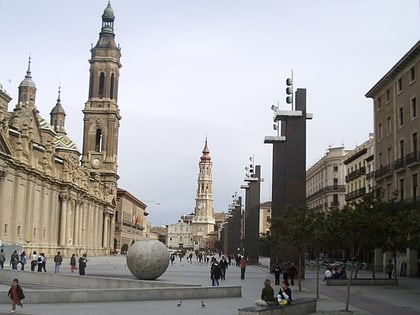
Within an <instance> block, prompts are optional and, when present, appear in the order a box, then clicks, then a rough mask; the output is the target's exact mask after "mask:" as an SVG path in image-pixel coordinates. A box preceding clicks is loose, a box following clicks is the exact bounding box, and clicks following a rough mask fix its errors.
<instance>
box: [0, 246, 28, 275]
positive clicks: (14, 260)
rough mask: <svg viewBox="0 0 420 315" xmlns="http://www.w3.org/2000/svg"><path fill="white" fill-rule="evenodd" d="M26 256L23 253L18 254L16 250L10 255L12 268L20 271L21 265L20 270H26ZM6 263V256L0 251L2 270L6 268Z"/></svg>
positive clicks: (0, 266)
mask: <svg viewBox="0 0 420 315" xmlns="http://www.w3.org/2000/svg"><path fill="white" fill-rule="evenodd" d="M26 261H27V260H26V254H25V252H22V254H20V255H19V254H18V253H17V250H14V251H13V253H12V254H11V255H10V265H11V266H12V269H18V266H19V265H20V270H25V264H26ZM5 262H6V256H5V254H4V251H3V249H1V250H0V268H1V269H3V268H4V263H5Z"/></svg>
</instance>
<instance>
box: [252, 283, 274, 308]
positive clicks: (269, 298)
mask: <svg viewBox="0 0 420 315" xmlns="http://www.w3.org/2000/svg"><path fill="white" fill-rule="evenodd" d="M255 304H256V305H261V306H265V305H276V304H277V303H276V300H275V299H274V289H273V288H272V286H271V281H270V280H269V279H265V281H264V288H263V289H262V290H261V300H257V301H255Z"/></svg>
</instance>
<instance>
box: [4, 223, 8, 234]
mask: <svg viewBox="0 0 420 315" xmlns="http://www.w3.org/2000/svg"><path fill="white" fill-rule="evenodd" d="M7 233H8V225H7V223H6V224H5V225H4V234H7Z"/></svg>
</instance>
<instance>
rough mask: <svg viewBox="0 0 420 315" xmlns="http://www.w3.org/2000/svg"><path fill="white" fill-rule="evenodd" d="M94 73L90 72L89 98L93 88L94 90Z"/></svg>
mask: <svg viewBox="0 0 420 315" xmlns="http://www.w3.org/2000/svg"><path fill="white" fill-rule="evenodd" d="M93 77H94V76H93V73H91V74H90V80H89V98H91V97H92V90H93Z"/></svg>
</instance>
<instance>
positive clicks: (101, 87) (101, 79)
mask: <svg viewBox="0 0 420 315" xmlns="http://www.w3.org/2000/svg"><path fill="white" fill-rule="evenodd" d="M104 89H105V74H104V73H103V72H101V75H100V76H99V97H104Z"/></svg>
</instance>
